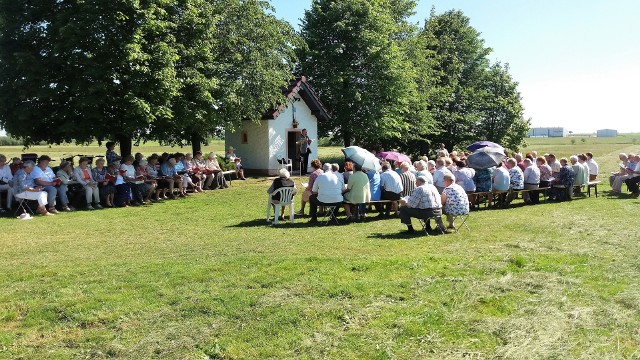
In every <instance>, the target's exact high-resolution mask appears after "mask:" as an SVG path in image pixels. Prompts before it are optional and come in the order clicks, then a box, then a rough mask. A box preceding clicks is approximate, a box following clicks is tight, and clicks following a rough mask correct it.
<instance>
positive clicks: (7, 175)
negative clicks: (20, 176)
mask: <svg viewBox="0 0 640 360" xmlns="http://www.w3.org/2000/svg"><path fill="white" fill-rule="evenodd" d="M11 179H13V174H11V167H9V165H6V164H5V165H4V166H3V167H2V168H0V180H2V181H4V182H7V183H8V182H9V180H11Z"/></svg>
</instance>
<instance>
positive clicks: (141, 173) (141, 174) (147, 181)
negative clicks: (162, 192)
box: [136, 160, 158, 203]
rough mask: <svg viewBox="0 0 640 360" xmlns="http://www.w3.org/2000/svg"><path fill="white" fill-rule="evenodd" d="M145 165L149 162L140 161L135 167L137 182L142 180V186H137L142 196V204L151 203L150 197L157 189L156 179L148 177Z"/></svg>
mask: <svg viewBox="0 0 640 360" xmlns="http://www.w3.org/2000/svg"><path fill="white" fill-rule="evenodd" d="M147 165H149V162H147V160H140V161H139V162H138V165H137V166H136V179H138V180H139V181H140V180H142V184H139V185H138V186H139V188H140V191H141V192H142V195H143V199H142V200H143V203H144V202H151V200H152V199H151V197H152V195H153V194H154V193H155V192H156V188H157V187H158V182H157V181H156V179H155V178H153V177H151V176H150V175H149V172H148V171H147ZM156 200H157V193H156Z"/></svg>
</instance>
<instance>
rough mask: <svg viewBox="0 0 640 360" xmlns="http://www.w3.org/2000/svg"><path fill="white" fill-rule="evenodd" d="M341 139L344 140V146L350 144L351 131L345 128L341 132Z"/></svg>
mask: <svg viewBox="0 0 640 360" xmlns="http://www.w3.org/2000/svg"><path fill="white" fill-rule="evenodd" d="M342 140H343V141H344V147H349V146H351V131H349V130H345V131H344V132H343V133H342Z"/></svg>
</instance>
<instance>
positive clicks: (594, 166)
mask: <svg viewBox="0 0 640 360" xmlns="http://www.w3.org/2000/svg"><path fill="white" fill-rule="evenodd" d="M584 155H585V156H586V157H587V166H589V181H595V180H596V179H597V178H598V172H599V171H600V168H599V166H598V163H597V162H596V161H595V160H593V154H592V153H590V152H588V153H585V154H584Z"/></svg>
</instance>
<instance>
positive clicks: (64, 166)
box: [56, 161, 76, 211]
mask: <svg viewBox="0 0 640 360" xmlns="http://www.w3.org/2000/svg"><path fill="white" fill-rule="evenodd" d="M56 176H57V177H58V179H60V186H58V197H59V198H60V204H61V205H62V210H63V211H73V210H75V209H74V208H73V207H71V206H69V197H68V195H67V193H68V191H69V185H71V184H73V183H74V182H75V180H76V178H75V176H74V174H73V166H71V163H70V162H68V161H63V162H61V163H60V168H59V169H58V172H57V173H56Z"/></svg>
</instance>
